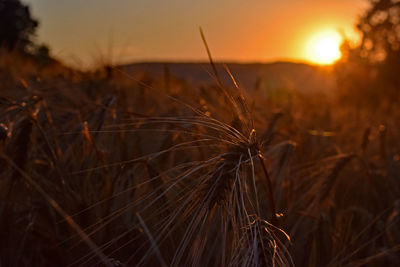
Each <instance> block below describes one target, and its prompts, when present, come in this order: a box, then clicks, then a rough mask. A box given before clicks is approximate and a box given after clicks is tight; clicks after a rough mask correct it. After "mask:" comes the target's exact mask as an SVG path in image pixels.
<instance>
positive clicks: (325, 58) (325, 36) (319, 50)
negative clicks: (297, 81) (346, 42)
mask: <svg viewBox="0 0 400 267" xmlns="http://www.w3.org/2000/svg"><path fill="white" fill-rule="evenodd" d="M342 41H343V38H342V36H341V35H340V34H339V33H338V32H337V31H333V30H326V31H322V32H319V33H317V34H315V35H313V36H312V37H311V38H310V40H309V41H308V43H307V46H306V57H307V59H308V60H309V61H311V62H314V63H317V64H320V65H329V64H333V63H334V62H335V61H337V60H338V59H340V57H341V56H342V53H341V52H340V45H341V43H342Z"/></svg>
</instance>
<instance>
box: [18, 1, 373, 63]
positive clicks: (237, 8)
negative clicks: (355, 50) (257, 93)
mask: <svg viewBox="0 0 400 267" xmlns="http://www.w3.org/2000/svg"><path fill="white" fill-rule="evenodd" d="M24 2H25V3H27V4H29V5H30V6H31V8H32V12H33V14H34V16H35V17H37V18H38V19H39V20H40V22H41V24H40V29H39V32H38V40H40V41H42V42H45V43H47V44H48V45H49V46H50V47H51V48H52V51H53V53H54V54H55V55H56V56H57V57H59V58H61V59H63V60H65V61H67V62H69V63H71V64H75V65H76V64H79V65H89V64H91V63H95V61H96V60H98V59H99V58H100V57H101V56H102V55H104V56H105V57H106V59H107V60H112V61H114V62H130V61H141V60H174V61H177V60H185V61H190V60H206V58H207V57H206V53H205V50H204V47H203V45H202V42H201V38H200V34H199V30H198V28H199V26H201V27H202V28H203V30H204V32H205V34H206V38H207V40H208V43H209V46H210V48H211V51H212V53H213V56H214V58H215V59H216V60H229V61H240V62H246V61H257V62H266V61H274V60H294V61H303V60H306V61H307V60H309V59H310V58H309V55H307V52H305V51H307V45H308V43H309V40H310V39H312V38H313V36H314V35H316V34H318V33H319V32H321V31H326V30H328V31H344V32H345V33H346V34H347V35H349V36H351V37H354V36H355V33H354V30H353V29H354V27H353V25H354V24H355V22H356V20H357V16H359V15H360V14H362V10H364V9H365V8H366V6H367V5H366V3H367V1H366V0H332V1H327V0H279V1H278V0H274V1H272V0H248V1H245V0H216V1H215V0H214V1H211V0H201V1H200V0H193V1H187V0H169V1H167V0H143V1H139V0H133V1H132V0H131V1H128V0H113V1H111V0H85V1H78V0H69V1H61V0H60V1H58V0H57V1H54V0H25V1H24Z"/></svg>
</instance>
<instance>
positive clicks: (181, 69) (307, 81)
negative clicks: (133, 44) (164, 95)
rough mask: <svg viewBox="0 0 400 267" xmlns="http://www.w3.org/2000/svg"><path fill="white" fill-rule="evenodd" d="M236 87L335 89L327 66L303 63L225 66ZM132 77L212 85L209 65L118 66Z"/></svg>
mask: <svg viewBox="0 0 400 267" xmlns="http://www.w3.org/2000/svg"><path fill="white" fill-rule="evenodd" d="M226 65H227V66H228V67H229V69H230V71H231V72H232V74H233V76H234V77H235V79H236V80H237V82H238V83H239V85H240V86H241V87H243V88H245V89H247V90H251V89H254V88H256V87H257V86H258V87H259V88H261V89H281V88H287V89H290V90H296V91H298V92H302V93H317V92H321V93H326V92H329V91H331V90H332V89H333V88H334V87H335V79H334V75H333V73H332V68H330V67H320V66H312V65H308V64H304V63H291V62H275V63H253V64H239V63H226ZM122 69H123V70H124V71H125V72H127V73H129V74H132V75H135V74H139V73H147V74H148V75H150V76H152V77H162V76H163V75H164V73H165V72H166V71H168V72H169V74H170V75H171V76H174V77H177V78H180V79H184V80H185V81H186V82H188V83H190V84H192V85H194V86H202V85H208V84H211V83H215V81H214V78H213V76H212V75H210V74H211V73H212V68H211V65H210V64H209V63H168V62H155V63H150V62H148V63H133V64H127V65H124V66H122ZM217 69H218V72H219V74H220V76H221V79H222V82H223V83H224V84H226V85H232V81H231V79H230V77H229V75H228V74H227V73H226V71H225V70H224V68H223V65H222V64H220V63H218V64H217Z"/></svg>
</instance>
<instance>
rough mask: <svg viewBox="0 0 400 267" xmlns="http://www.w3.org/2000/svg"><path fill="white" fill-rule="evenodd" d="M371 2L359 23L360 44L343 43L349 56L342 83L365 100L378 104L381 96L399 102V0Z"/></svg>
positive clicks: (343, 71)
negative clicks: (354, 46)
mask: <svg viewBox="0 0 400 267" xmlns="http://www.w3.org/2000/svg"><path fill="white" fill-rule="evenodd" d="M369 2H370V7H369V8H368V9H367V10H366V12H365V13H364V15H363V16H362V17H361V18H360V19H359V22H358V24H357V28H358V30H359V31H360V33H361V43H360V45H359V46H358V47H356V48H351V47H350V46H349V45H348V43H345V44H344V45H343V46H342V51H343V53H344V55H345V56H346V58H347V59H346V61H345V62H344V63H343V65H342V66H341V71H342V72H341V75H340V78H341V83H342V84H341V86H342V87H343V88H344V91H348V92H353V93H355V94H356V95H353V96H354V97H355V98H357V97H358V98H359V99H358V100H362V101H364V102H365V101H368V102H370V103H371V102H375V103H377V102H378V101H382V98H386V99H384V100H385V101H387V100H390V101H391V102H393V101H397V100H399V99H400V75H399V72H398V66H399V65H400V0H369ZM348 92H346V94H347V93H348ZM360 94H361V95H360ZM361 97H362V98H363V99H361Z"/></svg>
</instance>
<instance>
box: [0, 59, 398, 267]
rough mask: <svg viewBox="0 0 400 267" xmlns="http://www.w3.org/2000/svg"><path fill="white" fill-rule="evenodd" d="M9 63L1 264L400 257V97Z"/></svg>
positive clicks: (321, 261)
mask: <svg viewBox="0 0 400 267" xmlns="http://www.w3.org/2000/svg"><path fill="white" fill-rule="evenodd" d="M1 59H2V61H1V66H0V77H1V80H0V81H1V83H0V94H1V98H0V123H1V126H0V131H1V132H0V138H1V140H0V174H1V175H0V229H1V231H0V247H1V250H0V263H1V266H168V265H171V266H292V265H296V266H364V265H365V264H367V265H368V266H396V265H398V264H400V257H399V250H400V246H399V242H400V232H399V227H398V226H399V219H400V215H399V212H400V198H399V196H400V182H399V178H400V145H399V142H398V136H400V132H399V131H400V129H399V124H398V122H399V116H400V113H399V111H398V109H396V108H395V107H396V106H393V105H389V104H387V105H383V104H382V105H379V107H377V106H376V107H374V108H372V107H370V106H367V105H366V106H361V107H360V105H352V104H351V103H350V104H349V103H347V102H344V101H342V100H341V99H342V98H335V97H333V96H331V97H330V98H327V97H323V96H310V95H307V96H305V95H302V94H300V93H298V92H297V93H296V92H293V91H285V90H281V91H279V94H276V93H275V94H271V92H267V91H265V90H260V89H257V88H237V87H236V86H235V84H236V81H235V79H238V80H240V77H233V76H232V81H231V82H230V83H226V82H224V84H222V83H220V82H219V81H218V76H216V75H215V73H212V74H211V75H212V77H214V79H215V82H214V84H213V85H210V86H207V87H201V88H195V87H194V86H191V85H190V83H186V82H185V81H182V80H179V79H176V78H175V77H173V76H170V75H169V74H168V71H167V69H166V71H165V75H163V77H162V78H157V79H155V78H153V77H151V76H148V75H147V76H146V75H142V74H141V75H135V73H133V74H126V73H124V72H122V71H120V70H119V69H118V67H115V68H111V67H106V68H100V69H99V70H98V71H97V72H91V73H83V72H78V71H74V70H71V69H67V68H65V67H62V66H61V65H58V64H56V63H54V64H52V65H50V66H49V65H47V67H43V66H40V65H37V63H34V62H31V61H29V60H26V59H23V58H19V57H18V56H17V55H15V54H5V53H3V54H2V57H1ZM211 66H212V65H210V67H211ZM226 72H228V73H229V69H226ZM360 98H362V95H360Z"/></svg>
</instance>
